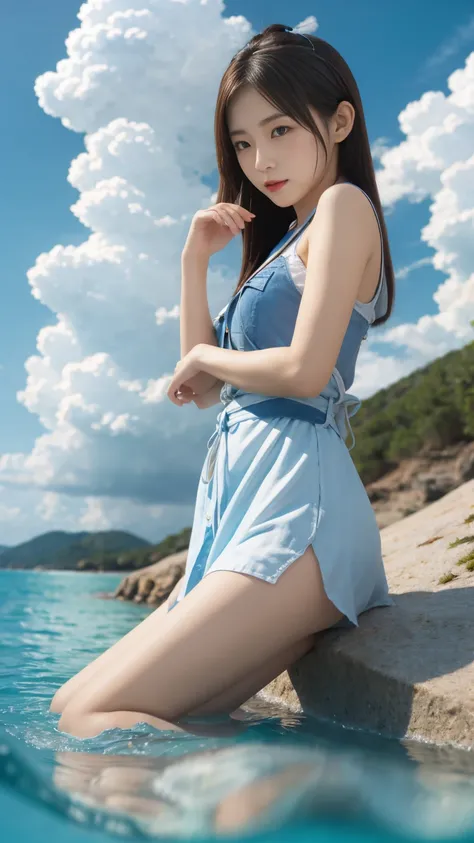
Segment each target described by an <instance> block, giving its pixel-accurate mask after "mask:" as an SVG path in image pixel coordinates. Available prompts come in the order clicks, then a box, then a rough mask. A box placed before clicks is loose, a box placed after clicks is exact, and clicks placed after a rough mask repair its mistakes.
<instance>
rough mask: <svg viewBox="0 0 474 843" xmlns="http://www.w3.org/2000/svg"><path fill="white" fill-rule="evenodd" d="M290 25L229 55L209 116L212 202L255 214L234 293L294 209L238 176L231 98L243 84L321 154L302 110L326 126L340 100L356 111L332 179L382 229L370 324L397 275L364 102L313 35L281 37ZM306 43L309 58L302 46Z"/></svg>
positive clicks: (333, 53) (339, 62)
mask: <svg viewBox="0 0 474 843" xmlns="http://www.w3.org/2000/svg"><path fill="white" fill-rule="evenodd" d="M288 29H290V27H286V26H284V25H283V24H278V23H275V24H271V26H267V27H266V29H264V30H263V32H261V33H260V34H258V35H255V36H254V37H253V38H251V40H250V41H249V42H248V43H247V44H246V45H245V46H244V47H243V48H242V49H241V50H239V52H238V53H236V55H235V56H233V58H232V60H231V62H230V64H229V66H228V67H227V69H226V70H225V72H224V75H223V77H222V80H221V83H220V86H219V91H218V96H217V104H216V111H215V120H214V134H215V143H216V155H217V167H218V171H219V187H218V191H217V202H231V203H235V204H238V205H241V206H243V207H244V208H247V209H248V210H249V211H252V212H253V213H255V214H256V216H255V218H254V220H253V222H252V224H251V225H250V226H245V228H244V229H242V239H243V255H242V265H241V269H240V276H239V279H238V282H237V286H236V288H235V290H234V294H235V293H236V292H237V291H238V290H240V288H241V287H242V285H243V284H244V283H245V281H246V280H247V278H248V277H249V276H250V275H251V274H252V273H253V272H255V271H256V270H257V269H258V267H259V266H260V264H261V263H263V261H264V260H265V258H266V257H267V256H268V255H269V253H270V252H271V250H272V249H273V248H274V247H275V245H276V244H277V243H278V242H279V241H280V240H281V239H282V237H283V236H284V235H285V234H286V232H287V231H288V228H289V226H290V224H291V223H292V222H293V221H294V220H295V219H296V214H295V210H294V208H293V206H290V207H288V208H279V207H278V206H277V205H274V204H273V202H271V200H270V199H269V198H268V197H267V196H265V195H264V194H263V193H262V192H261V191H260V190H258V189H257V188H256V187H255V186H254V185H253V184H252V183H251V182H250V181H249V180H248V179H247V177H246V176H245V174H244V173H243V171H242V169H241V167H240V164H239V162H238V158H237V155H236V150H235V147H234V145H233V143H232V140H231V138H230V137H229V130H228V125H227V114H228V111H227V109H228V105H229V101H230V99H231V97H233V96H234V94H236V93H237V91H239V90H240V89H241V88H242V87H243V86H244V85H251V86H252V87H253V88H254V89H256V90H257V91H258V92H259V93H260V94H261V95H262V96H264V97H265V98H266V99H267V100H269V101H270V102H271V103H272V104H273V105H275V106H276V107H277V108H278V109H279V110H280V111H282V112H283V113H284V114H288V115H289V116H290V117H292V118H293V119H294V120H295V121H296V122H297V123H299V124H300V125H302V126H304V127H305V128H306V129H308V130H309V131H311V132H312V133H313V135H314V136H315V137H316V138H318V139H319V140H320V142H321V143H322V145H323V148H324V149H325V151H326V160H327V148H326V144H325V141H324V138H323V136H322V135H321V132H320V131H319V129H318V126H317V125H316V123H315V122H314V120H313V118H312V115H311V112H310V111H309V109H308V105H311V106H312V107H313V108H314V109H316V111H317V112H318V115H319V116H320V117H321V119H322V120H323V122H324V124H325V125H326V126H327V125H328V122H329V118H330V117H332V116H333V115H334V113H335V111H336V109H337V106H338V104H339V103H340V102H342V101H343V100H345V101H347V102H350V103H351V105H352V106H353V108H354V111H355V118H354V124H353V126H352V130H351V132H350V133H349V135H348V136H347V138H346V139H345V140H344V141H342V142H341V143H339V157H338V164H339V171H340V172H339V174H338V177H337V178H341V177H343V178H344V179H345V180H347V181H350V182H352V183H353V184H356V185H358V187H360V188H362V190H365V192H366V193H367V194H368V196H370V198H371V199H372V202H373V203H374V205H375V208H376V210H377V213H378V216H379V220H380V225H381V228H382V237H383V248H384V261H385V274H386V278H387V288H388V308H387V312H386V313H385V314H384V315H383V316H381V317H380V318H378V319H376V320H375V321H374V322H373V323H372V325H379V324H383V323H384V322H386V321H387V319H388V318H389V316H390V314H391V311H392V306H393V300H394V292H395V277H394V271H393V264H392V259H391V255H390V247H389V243H388V234H387V228H386V225H385V220H384V215H383V211H382V204H381V202H380V197H379V193H378V189H377V183H376V180H375V171H374V165H373V161H372V155H371V152H370V145H369V139H368V135H367V128H366V124H365V118H364V112H363V108H362V101H361V98H360V94H359V89H358V87H357V84H356V81H355V79H354V77H353V75H352V73H351V71H350V69H349V67H348V65H347V64H346V62H345V61H344V59H343V58H342V56H341V55H340V54H339V53H338V51H337V50H336V49H335V48H334V47H332V46H331V45H330V44H328V42H327V41H323V39H322V38H317V37H316V36H315V35H307V36H306V37H304V38H303V37H301V35H299V34H297V33H295V32H287V31H286V30H288ZM307 38H310V39H311V41H312V43H313V45H314V49H315V52H313V50H312V49H311V46H310V44H309V43H308V41H307Z"/></svg>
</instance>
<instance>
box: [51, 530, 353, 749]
mask: <svg viewBox="0 0 474 843" xmlns="http://www.w3.org/2000/svg"><path fill="white" fill-rule="evenodd" d="M341 617H342V614H341V612H339V610H338V609H337V608H336V607H335V606H334V604H333V603H332V602H331V601H330V600H329V599H328V597H327V595H326V593H325V591H324V586H323V581H322V577H321V571H320V568H319V564H318V561H317V559H316V556H315V555H314V551H313V549H312V547H311V545H310V546H309V547H308V548H307V549H306V551H305V552H304V553H303V554H302V555H301V556H300V557H299V558H298V559H296V560H295V561H294V562H293V563H292V564H291V565H290V566H289V567H288V568H287V570H286V571H285V572H284V573H283V574H282V575H281V576H280V578H279V579H278V581H277V582H276V583H275V584H271V583H267V582H265V581H264V580H261V579H259V578H257V577H253V576H251V575H246V574H241V573H237V572H234V571H214V572H211V573H209V574H208V575H206V576H205V577H203V579H202V580H201V581H200V582H199V583H198V584H197V585H196V586H195V588H193V589H192V591H190V592H189V593H188V594H187V595H186V597H184V598H183V600H182V601H181V602H180V603H178V605H177V606H176V607H175V608H174V610H173V611H172V612H169V613H168V614H166V615H164V616H161V617H160V619H159V634H158V633H157V630H156V629H153V623H152V621H153V615H152V616H150V618H147V620H146V621H145V623H146V622H148V621H150V628H149V634H148V635H147V636H146V640H141V641H140V643H139V644H138V646H136V647H134V648H133V649H132V650H131V651H130V652H128V653H127V656H126V657H122V658H121V659H120V661H119V662H117V663H115V664H114V665H113V666H111V667H110V668H109V669H108V670H103V671H101V673H100V675H99V676H97V677H96V678H95V679H94V681H93V682H91V683H89V685H88V686H87V687H86V688H85V689H83V691H82V692H81V693H80V694H79V698H78V699H74V700H73V701H71V702H70V703H69V704H68V705H67V706H66V708H65V710H64V711H63V715H62V718H61V720H60V722H59V728H60V729H62V730H63V731H66V732H69V733H70V734H74V735H76V736H77V737H92V736H94V735H97V734H99V733H100V732H102V731H103V730H104V729H112V728H130V727H131V726H133V725H135V724H136V723H138V722H148V723H150V724H151V725H153V726H158V728H163V726H162V725H159V724H162V723H163V722H168V723H169V722H174V723H175V722H176V721H179V719H180V718H183V717H186V716H190V715H191V712H196V711H202V710H203V706H204V705H205V704H207V703H209V702H210V701H212V700H215V699H216V698H217V697H219V696H220V695H222V694H224V693H225V692H226V691H229V690H230V689H232V688H235V687H236V686H237V685H238V684H239V683H243V682H245V681H246V679H248V677H249V675H250V673H252V674H253V675H254V676H256V677H258V676H260V679H258V681H257V682H256V684H257V685H258V686H259V687H262V686H263V685H264V684H266V682H267V681H270V679H271V678H273V677H271V676H270V677H268V672H269V670H268V665H269V663H270V661H271V660H278V654H281V653H282V652H283V651H284V650H285V649H286V650H289V648H291V647H293V646H296V645H299V644H300V642H301V641H302V640H303V639H308V638H309V637H310V636H311V635H314V634H315V633H316V632H319V631H321V630H323V629H327V628H328V627H330V626H333V624H335V623H336V622H337V621H338V620H340V619H341ZM155 626H156V623H155ZM283 667H284V665H283ZM258 672H259V673H258ZM278 672H280V671H279V669H278V668H277V670H276V671H275V674H274V675H277V674H278ZM244 696H246V694H245V695H244ZM241 701H244V700H241Z"/></svg>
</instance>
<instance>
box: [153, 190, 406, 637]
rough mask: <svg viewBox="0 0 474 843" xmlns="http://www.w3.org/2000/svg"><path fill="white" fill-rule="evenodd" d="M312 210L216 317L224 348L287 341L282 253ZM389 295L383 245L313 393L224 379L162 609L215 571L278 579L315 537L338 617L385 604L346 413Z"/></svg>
mask: <svg viewBox="0 0 474 843" xmlns="http://www.w3.org/2000/svg"><path fill="white" fill-rule="evenodd" d="M363 192H364V193H365V191H363ZM365 195H366V196H367V194H365ZM367 198H368V199H369V200H370V197H367ZM370 201H371V200H370ZM371 204H372V207H373V209H374V213H375V215H376V217H377V222H378V224H379V230H380V234H381V229H380V222H379V220H378V216H377V212H376V210H375V207H374V205H373V203H372V202H371ZM315 212H316V209H315V210H314V211H312V212H311V214H310V215H309V216H308V217H307V219H306V220H305V221H304V223H303V224H302V225H301V226H300V227H299V228H298V227H297V228H292V227H291V226H290V229H289V230H288V232H287V233H286V235H285V236H284V237H283V238H282V240H281V241H280V243H279V244H277V246H276V247H275V249H274V250H273V251H272V252H271V253H270V256H269V257H268V258H267V260H266V261H265V262H264V264H262V266H261V268H260V269H259V270H257V272H256V273H254V275H252V276H251V277H250V278H249V279H248V280H247V281H246V283H245V284H244V285H243V286H242V287H241V289H240V290H239V291H238V292H237V293H236V294H235V295H234V296H233V297H232V298H231V299H230V301H229V302H228V304H227V305H226V307H225V308H223V310H222V311H221V312H220V313H219V314H218V316H217V317H216V319H215V320H214V327H215V330H216V336H217V340H218V344H219V346H220V347H221V348H233V349H237V350H240V351H249V350H253V349H263V348H271V347H275V346H289V345H291V340H292V336H293V331H294V327H295V322H296V318H297V315H298V309H299V305H300V301H301V292H300V290H299V289H298V287H297V286H296V285H295V283H294V280H293V278H292V276H291V274H290V272H289V269H288V262H287V258H286V257H285V255H283V254H282V252H284V251H285V250H286V253H287V254H288V243H289V241H291V245H292V248H293V250H294V249H296V245H297V242H298V240H299V238H300V237H301V234H302V233H303V231H304V229H305V228H306V227H307V226H308V225H309V223H310V222H311V219H312V218H313V216H314V214H315ZM387 302H388V297H387V285H386V278H385V272H384V263H383V247H382V266H381V272H380V279H379V283H378V286H377V290H376V293H375V295H374V298H373V299H372V301H371V302H370V303H368V304H366V303H363V302H356V304H355V307H354V309H353V311H352V314H351V318H350V322H349V325H348V328H347V331H346V334H345V336H344V340H343V343H342V346H341V350H340V353H339V356H338V359H337V361H336V366H335V368H334V370H333V372H332V374H331V377H330V379H329V382H328V383H327V385H326V386H325V388H324V389H323V390H322V391H321V393H320V394H319V395H316V396H314V397H310V398H286V397H279V396H275V397H272V396H269V395H264V394H259V393H249V392H246V391H244V390H241V389H238V388H237V387H234V386H232V385H231V384H228V383H226V384H224V386H223V387H222V390H221V393H220V398H221V401H222V403H223V405H224V407H223V409H222V410H221V412H220V413H219V415H218V417H217V424H216V429H215V431H214V432H213V434H212V435H211V437H210V439H209V441H208V443H207V447H208V452H207V456H206V459H205V460H204V465H203V467H202V470H201V475H200V478H199V483H198V489H197V497H196V506H195V512H194V519H193V525H192V530H191V537H190V543H189V549H188V556H187V561H186V569H185V576H184V580H183V584H182V586H181V589H180V592H179V594H178V596H177V598H176V600H175V601H174V603H173V604H172V606H170V608H169V611H171V609H172V608H173V607H174V606H175V605H176V604H177V603H178V602H180V601H181V600H182V599H183V598H184V597H185V595H186V594H188V593H189V592H190V591H191V589H193V588H194V586H195V585H196V584H197V583H198V582H199V581H200V580H201V578H202V577H203V576H206V575H207V574H210V573H212V572H213V571H237V572H240V573H244V574H251V575H252V576H255V577H259V578H260V579H263V580H266V581H267V582H269V583H275V582H276V581H277V580H278V578H279V577H280V576H281V574H283V572H284V571H285V570H286V569H287V568H288V566H289V565H291V563H292V562H294V561H295V560H296V559H298V557H299V556H301V555H302V554H303V553H304V552H305V550H306V549H307V547H308V545H310V544H311V545H312V547H313V549H314V552H315V554H316V557H317V559H318V561H319V565H320V568H321V574H322V578H323V583H324V588H325V591H326V594H327V596H328V597H329V599H330V600H331V601H332V602H333V603H334V604H335V606H336V607H337V608H338V609H339V610H340V611H341V612H342V613H343V615H344V616H345V618H344V620H343V622H342V625H350V626H351V625H355V626H357V625H358V622H357V617H358V615H359V614H360V613H361V612H364V611H366V610H368V609H371V608H373V607H375V606H390V605H392V603H393V601H392V599H391V598H390V597H389V594H388V587H387V580H386V577H385V571H384V566H383V560H382V551H381V540H380V532H379V528H378V525H377V522H376V519H375V513H374V511H373V508H372V505H371V503H370V500H369V498H368V495H367V492H366V490H365V487H364V485H363V483H362V481H361V479H360V476H359V474H358V472H357V470H356V468H355V465H354V462H353V460H352V457H351V455H350V453H349V452H350V450H351V448H352V447H353V445H354V444H355V439H354V435H353V432H352V428H351V426H350V422H349V417H350V416H352V415H353V414H354V413H355V412H357V410H358V409H359V407H360V405H361V402H360V401H359V399H358V398H356V396H354V395H351V394H350V393H349V392H348V391H347V390H348V389H349V388H350V386H351V385H352V383H353V381H354V371H355V364H356V360H357V355H358V353H359V349H360V345H361V342H362V340H363V339H365V338H366V336H367V331H368V329H369V327H370V324H371V323H372V322H373V321H374V320H375V319H376V318H377V317H378V316H379V315H382V314H384V313H385V312H386V309H387ZM348 433H350V434H351V440H352V441H351V446H350V448H348V447H347V445H346V442H345V439H346V436H347V434H348ZM338 625H341V624H338Z"/></svg>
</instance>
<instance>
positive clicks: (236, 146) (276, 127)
mask: <svg viewBox="0 0 474 843" xmlns="http://www.w3.org/2000/svg"><path fill="white" fill-rule="evenodd" d="M277 129H288V132H289V131H290V129H291V126H275V128H274V129H273V130H272V134H273V132H276V131H277ZM286 134H287V132H285V134H284V135H277V137H279V138H284V137H285V135H286ZM239 143H247V141H237V143H235V144H234V146H235V150H236V152H242V149H240V148H239Z"/></svg>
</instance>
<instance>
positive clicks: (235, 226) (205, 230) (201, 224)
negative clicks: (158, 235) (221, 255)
mask: <svg viewBox="0 0 474 843" xmlns="http://www.w3.org/2000/svg"><path fill="white" fill-rule="evenodd" d="M254 217H255V214H252V213H251V212H250V211H247V209H246V208H243V207H242V206H241V205H234V204H232V203H231V202H218V203H217V205H211V207H210V208H205V209H204V210H200V211H196V213H195V214H194V216H193V219H192V222H191V226H190V228H189V233H188V236H187V239H186V243H185V244H184V249H183V254H184V253H186V254H193V255H196V254H198V255H200V256H203V257H208V258H210V257H211V255H214V254H215V253H216V252H219V251H220V250H221V249H223V248H224V247H225V246H227V244H228V243H230V241H231V240H232V238H233V237H234V236H235V235H236V234H239V232H240V231H241V230H242V229H243V228H244V226H245V223H246V222H252V220H253V218H254Z"/></svg>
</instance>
